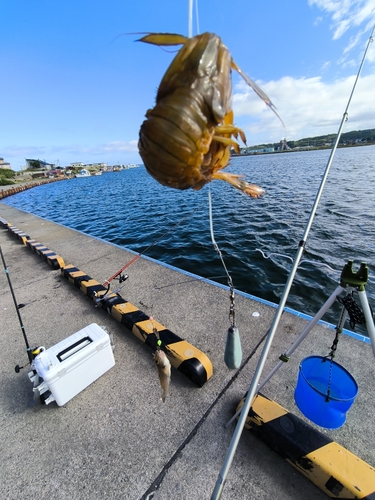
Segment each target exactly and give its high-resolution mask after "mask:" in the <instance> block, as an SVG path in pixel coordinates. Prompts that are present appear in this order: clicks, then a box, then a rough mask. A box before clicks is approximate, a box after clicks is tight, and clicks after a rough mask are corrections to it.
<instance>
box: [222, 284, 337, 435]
mask: <svg viewBox="0 0 375 500" xmlns="http://www.w3.org/2000/svg"><path fill="white" fill-rule="evenodd" d="M343 290H344V288H343V287H342V286H340V285H339V286H338V287H337V288H336V290H335V291H334V292H333V293H332V295H331V296H330V297H329V298H328V299H327V300H326V302H325V303H324V304H323V306H322V307H321V308H320V309H319V311H318V312H317V313H316V315H315V316H314V317H313V318H312V320H311V321H310V322H309V324H308V325H307V326H306V327H305V328H304V329H303V330H302V332H301V333H300V334H299V336H298V337H297V338H296V340H295V341H294V342H293V344H292V345H291V346H290V347H289V349H288V350H287V351H286V353H285V356H288V357H289V356H290V355H291V354H293V352H294V351H295V350H296V349H297V347H298V346H299V345H300V344H301V343H302V341H303V340H304V339H305V338H306V337H307V335H308V334H309V333H310V332H311V330H312V329H313V328H314V326H315V325H316V324H317V323H318V321H319V320H320V319H321V318H322V317H323V316H324V315H325V313H326V312H327V311H328V310H329V309H330V307H331V306H332V304H333V303H334V302H335V300H336V298H337V296H338V295H340V293H341V292H342V291H343ZM283 364H284V361H279V362H278V363H277V365H276V366H275V367H274V368H273V369H272V370H271V371H270V373H269V374H268V375H267V376H266V377H265V378H264V379H263V380H262V381H261V382H260V384H259V385H258V387H257V391H256V393H258V392H259V391H260V390H261V389H262V387H263V386H265V385H266V383H267V382H268V381H269V380H270V378H272V377H273V375H274V374H275V373H276V372H277V370H278V369H279V368H281V367H282V365H283ZM240 413H241V409H239V410H238V412H237V413H236V414H235V415H233V417H232V418H231V419H230V420H229V422H228V423H227V424H226V425H225V427H229V425H230V424H231V423H232V422H233V421H234V420H235V419H236V418H237V417H238V415H239V414H240Z"/></svg>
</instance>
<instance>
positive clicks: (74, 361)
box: [29, 323, 115, 406]
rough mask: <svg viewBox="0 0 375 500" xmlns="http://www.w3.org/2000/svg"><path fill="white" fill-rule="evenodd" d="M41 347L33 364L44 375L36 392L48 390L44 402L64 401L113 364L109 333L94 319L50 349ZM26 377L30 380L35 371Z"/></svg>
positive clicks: (41, 376) (40, 375)
mask: <svg viewBox="0 0 375 500" xmlns="http://www.w3.org/2000/svg"><path fill="white" fill-rule="evenodd" d="M41 349H42V352H40V354H38V355H37V356H36V357H35V359H34V361H33V365H32V368H33V369H34V370H35V371H36V372H37V375H38V376H39V377H40V378H41V379H43V381H42V383H40V384H39V385H37V387H36V390H37V391H39V394H40V395H43V394H45V393H46V392H47V391H50V392H51V395H48V393H47V395H48V397H47V398H43V400H44V402H45V403H46V404H48V403H51V402H52V401H56V403H57V404H58V405H59V406H62V405H64V404H65V403H66V402H67V401H69V400H70V399H72V398H73V397H74V396H76V395H77V394H78V393H79V392H81V391H83V389H85V388H86V387H87V386H88V385H90V384H91V383H92V382H94V381H95V380H96V379H98V378H99V377H100V376H101V375H103V374H104V373H105V372H106V371H108V370H109V369H110V368H112V366H114V364H115V359H114V357H113V352H112V346H111V342H110V338H109V335H108V333H107V332H105V331H104V330H103V329H102V328H100V326H98V325H97V324H96V323H92V324H91V325H89V326H86V327H85V328H83V329H82V330H80V331H79V332H77V333H74V334H73V335H71V336H70V337H68V338H66V339H65V340H62V341H61V342H59V343H58V344H56V345H54V346H53V347H50V348H49V349H46V350H44V348H41ZM29 377H30V380H32V381H33V380H34V379H35V373H34V374H33V372H31V373H30V374H29ZM37 383H39V382H37ZM34 386H35V382H34Z"/></svg>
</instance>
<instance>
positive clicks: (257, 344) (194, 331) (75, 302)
mask: <svg viewBox="0 0 375 500" xmlns="http://www.w3.org/2000/svg"><path fill="white" fill-rule="evenodd" d="M0 217H1V218H2V219H4V220H6V221H8V222H10V223H11V224H12V225H13V226H15V227H17V228H18V229H19V230H21V231H22V232H24V233H25V234H27V235H29V236H30V238H33V239H35V240H37V241H39V242H41V243H43V244H44V245H45V246H46V247H48V248H49V249H51V250H52V251H53V252H56V254H58V255H59V256H61V257H62V259H63V260H64V262H65V264H67V265H68V264H72V265H74V266H76V267H77V268H79V269H80V270H82V271H84V272H86V273H87V274H88V275H90V276H91V277H92V278H93V279H95V280H97V281H98V282H99V283H103V282H104V281H105V280H106V279H108V278H109V277H110V276H112V275H113V274H114V273H115V272H116V271H117V270H118V269H120V268H121V267H122V266H123V265H124V264H126V263H127V262H129V261H130V260H131V259H132V258H133V257H134V254H133V253H131V252H129V251H126V250H123V249H121V248H119V247H117V246H115V245H111V244H108V243H106V242H104V241H101V240H98V239H94V238H92V237H89V236H87V235H84V234H82V233H80V232H77V231H75V230H71V229H68V228H66V227H63V226H60V225H58V224H55V223H52V222H49V221H47V220H44V219H41V218H39V217H36V216H34V215H32V214H29V213H26V212H22V211H20V210H17V209H15V208H12V207H9V206H7V205H5V204H3V203H1V202H0ZM0 244H1V248H2V251H3V254H4V257H5V260H6V264H7V267H8V270H9V276H10V279H11V282H12V285H13V289H14V292H15V296H16V299H17V303H18V304H23V307H22V308H21V309H19V311H20V314H21V317H22V321H23V324H24V327H25V331H26V334H27V337H28V340H29V343H30V346H31V347H32V348H34V347H37V346H45V347H46V348H48V347H51V346H53V345H55V344H57V343H58V342H59V341H61V340H63V339H64V338H66V337H68V336H69V335H71V334H73V333H75V332H77V331H78V330H80V329H82V328H84V327H85V326H87V325H89V324H91V323H97V324H98V325H100V326H104V327H105V328H106V329H107V331H108V332H110V333H111V334H113V337H114V345H115V349H114V357H115V361H116V364H115V366H114V367H113V368H111V369H110V370H109V371H108V372H107V373H105V374H104V375H103V376H102V377H101V378H99V379H98V380H97V381H95V382H94V383H93V384H91V385H90V386H89V387H87V388H86V389H85V390H84V391H83V392H81V393H79V394H78V395H77V396H75V397H74V398H73V399H72V400H71V401H69V402H68V403H67V404H66V405H64V406H62V407H59V406H57V404H56V403H51V404H49V405H47V406H46V405H42V404H41V403H40V402H39V401H38V400H36V401H35V400H34V398H33V391H32V384H31V382H30V381H29V378H28V367H25V368H24V369H22V370H21V371H20V373H18V374H17V373H15V370H14V367H15V365H17V364H19V365H24V364H26V363H27V361H28V359H27V355H26V349H25V343H24V340H23V337H22V332H21V327H20V323H19V320H18V317H17V313H16V310H15V306H14V303H13V300H12V296H11V293H10V290H9V286H8V283H7V279H6V276H5V273H4V272H3V273H2V277H1V278H0V311H1V335H0V348H1V353H2V362H3V366H2V370H1V372H2V376H3V379H2V383H1V386H0V415H1V420H0V422H1V427H0V454H1V457H2V460H1V462H2V465H1V468H0V491H1V497H2V498H4V499H5V498H6V499H8V500H16V499H17V500H18V499H19V498H21V497H23V496H26V497H27V498H29V499H31V500H32V499H38V500H39V499H44V498H46V499H47V498H55V499H65V498H67V499H68V498H69V499H78V500H81V499H82V500H83V499H84V500H88V499H90V500H99V499H100V500H101V499H103V500H104V499H116V500H117V499H118V500H120V499H121V500H139V499H143V500H146V499H148V500H151V499H153V500H169V499H177V498H178V499H179V500H185V499H186V500H188V499H189V500H191V499H210V497H211V494H212V492H213V489H214V487H215V483H216V480H217V478H218V474H219V472H220V470H221V467H222V465H223V462H224V460H225V456H226V453H227V450H228V447H229V444H230V440H231V437H232V435H233V430H234V425H235V424H233V425H232V426H230V427H228V428H225V424H226V423H227V422H228V420H229V419H230V418H231V417H232V416H233V414H234V413H235V409H236V407H237V405H238V404H239V402H240V401H241V399H242V398H243V397H244V395H245V393H246V391H247V389H248V388H249V386H250V383H251V380H252V376H253V374H254V371H255V369H256V366H257V361H258V359H259V356H260V353H261V349H262V347H263V344H264V339H265V336H266V334H267V331H268V329H269V327H270V324H271V322H272V319H273V317H274V314H275V311H276V309H275V307H274V306H272V305H269V304H267V303H265V302H262V301H257V300H253V299H251V298H249V297H247V296H245V295H243V294H236V323H237V326H238V328H239V331H240V335H241V343H242V348H243V364H242V366H241V368H240V369H239V370H238V371H230V370H228V369H227V367H226V366H225V364H224V360H223V357H224V348H225V339H226V334H227V329H228V327H229V320H228V312H229V291H228V290H227V289H225V288H224V287H222V286H216V285H215V284H213V283H210V282H208V281H206V280H203V279H200V278H199V277H198V276H193V275H191V274H186V273H184V272H181V271H179V270H177V269H174V268H171V267H168V266H165V265H162V264H161V263H159V262H155V261H153V260H150V259H147V258H144V257H141V258H139V259H138V260H136V261H135V262H134V264H132V265H131V266H129V268H128V269H127V270H126V273H127V274H128V275H129V279H128V280H127V281H126V282H125V286H124V288H123V289H122V290H121V292H120V294H121V296H122V297H123V298H125V299H126V300H127V301H129V302H131V303H132V304H134V305H135V306H136V307H137V308H139V309H140V310H142V311H143V312H145V313H146V314H147V315H149V316H152V317H153V318H154V319H155V320H156V321H157V322H159V323H161V324H162V325H165V327H166V328H168V329H170V330H171V331H172V332H174V333H175V334H176V335H178V336H179V337H181V338H183V339H186V340H187V341H188V342H189V343H191V344H192V345H193V346H195V347H196V348H197V349H199V350H200V351H202V352H203V353H205V354H206V355H207V356H208V358H209V359H210V361H211V363H212V365H213V375H212V377H211V378H209V380H207V382H206V383H205V384H204V385H203V386H202V387H197V386H196V385H195V384H193V383H192V382H191V381H190V380H189V379H188V378H186V377H185V376H184V375H183V374H182V373H180V372H179V371H178V370H176V369H174V368H172V380H171V387H170V395H169V396H168V397H167V399H166V402H165V403H163V402H162V401H161V388H160V384H159V379H158V375H157V370H156V367H155V363H154V361H153V356H152V354H153V352H152V349H150V347H149V346H148V345H146V344H145V343H142V342H141V341H140V340H139V339H138V338H137V337H136V336H134V335H133V334H132V333H131V332H130V331H129V330H128V329H127V328H126V327H125V326H124V325H123V324H121V323H119V322H118V321H116V320H115V319H114V318H113V317H112V316H111V315H109V314H107V312H106V311H104V310H103V309H102V308H100V307H94V303H93V301H92V300H91V299H89V298H88V297H87V296H85V295H84V294H83V293H81V291H80V290H78V289H77V288H76V287H74V286H73V285H72V284H71V283H69V282H68V281H67V280H66V279H65V278H64V277H63V276H62V274H61V271H60V269H53V268H52V267H51V266H49V265H48V264H47V263H46V262H45V260H43V259H42V258H40V256H39V255H37V254H35V253H34V252H32V251H31V250H30V248H28V247H27V245H24V244H23V243H22V241H20V239H18V238H17V237H15V235H14V234H12V233H11V232H10V231H9V230H8V229H7V228H6V227H1V225H0ZM343 264H344V263H343ZM355 265H359V263H355ZM198 271H199V270H197V272H198ZM116 286H117V285H113V286H111V288H112V289H114V288H116ZM332 292H333V290H327V298H328V296H329V295H330V294H331V293H332ZM306 324H307V319H306V318H305V317H302V316H299V315H297V314H291V313H289V312H285V313H284V314H283V316H282V320H281V323H280V325H279V328H278V331H277V334H276V337H275V340H274V343H273V345H272V348H271V352H270V355H269V357H268V359H267V362H266V366H265V369H264V373H263V375H264V376H265V375H267V374H268V372H269V371H270V370H271V369H272V368H273V367H274V366H275V364H276V363H277V362H278V360H279V356H280V354H281V353H283V352H285V351H286V350H287V349H288V348H289V347H290V345H291V344H292V343H293V341H294V340H295V339H296V338H297V337H298V335H299V334H300V332H301V331H302V330H303V328H304V327H305V326H306ZM334 336H335V330H334V329H331V328H329V327H328V326H326V325H318V326H316V327H314V329H313V330H312V332H311V333H310V334H309V335H308V336H307V338H306V340H305V341H304V342H303V343H302V344H301V346H300V347H299V348H298V349H297V350H296V352H295V353H294V355H293V356H292V357H291V359H290V361H289V362H288V363H286V364H285V365H283V367H282V368H281V369H280V370H279V371H278V372H277V373H276V374H275V375H274V376H273V377H272V378H271V380H270V381H269V382H268V383H267V384H266V385H265V387H264V388H263V389H262V393H263V394H264V395H265V396H266V397H268V398H271V399H273V400H274V401H275V402H277V403H278V404H279V405H282V406H283V407H284V408H286V409H287V410H288V411H289V412H291V413H293V414H295V415H297V416H298V417H300V418H301V419H302V420H303V421H304V422H306V423H307V424H309V426H311V428H312V429H313V430H316V431H317V432H319V433H322V434H324V435H325V436H326V437H327V438H328V439H331V440H333V441H334V442H336V443H338V444H339V445H341V446H343V447H345V448H346V449H347V450H349V451H350V452H351V453H353V454H354V455H355V456H356V457H358V458H359V459H360V460H363V461H364V462H365V463H366V464H368V471H369V473H368V477H369V481H368V484H367V486H368V487H369V488H370V489H371V485H372V484H373V485H374V490H373V491H372V492H371V491H370V492H369V491H359V492H358V496H357V498H370V493H372V495H374V492H375V484H374V482H373V474H374V472H375V471H374V469H373V467H375V446H374V445H375V439H374V438H375V424H374V409H375V391H374V380H375V359H374V356H373V353H372V349H371V345H370V344H369V343H366V342H363V341H360V340H357V339H355V338H353V337H351V336H349V335H346V334H343V335H341V337H340V341H339V344H338V349H337V355H336V358H335V359H336V361H337V362H338V363H340V364H341V365H343V366H344V367H345V368H346V369H347V370H348V371H349V372H350V373H351V374H352V375H353V377H354V378H355V380H356V381H357V384H358V387H359V391H358V396H357V398H356V400H355V402H354V404H353V406H352V408H351V409H350V410H349V412H348V414H347V421H346V423H345V424H344V425H343V427H341V428H340V429H337V430H326V429H322V428H320V427H318V426H315V424H313V423H311V422H310V421H309V420H307V419H306V418H305V417H304V416H303V415H302V414H301V413H300V411H299V410H298V408H297V407H296V405H295V402H294V389H295V386H296V381H297V376H298V367H299V363H300V361H301V360H302V359H303V358H304V357H306V356H309V355H313V354H315V355H321V356H325V355H328V353H329V351H330V348H331V345H332V341H333V339H334ZM334 467H335V464H334V465H333V468H334ZM343 474H344V475H345V471H344V472H343ZM332 496H334V494H332ZM337 497H338V496H337ZM246 498H249V499H250V498H256V499H258V500H262V499H275V498H277V499H278V500H290V499H292V500H300V499H302V498H303V499H304V500H320V499H324V498H327V495H326V494H325V493H324V492H323V491H321V489H319V488H318V487H317V486H316V484H314V482H312V481H311V480H309V479H308V478H306V477H304V475H302V474H301V473H300V472H299V471H297V470H296V469H295V468H294V467H293V466H292V465H290V463H288V462H287V461H286V460H284V458H283V457H282V456H280V455H279V454H278V453H276V452H275V451H274V450H273V449H272V448H271V447H270V446H268V445H267V444H265V443H264V442H263V441H262V440H260V439H259V438H258V437H256V436H255V435H254V434H253V433H252V432H250V431H248V430H244V431H243V434H242V436H241V440H240V444H239V447H238V449H237V452H236V455H235V459H234V461H233V464H232V467H231V470H230V472H229V475H228V478H227V482H226V484H225V487H224V491H223V495H222V499H225V500H243V499H246ZM353 498H354V497H353ZM371 498H373V497H371Z"/></svg>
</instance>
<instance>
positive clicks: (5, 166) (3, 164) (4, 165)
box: [0, 158, 11, 169]
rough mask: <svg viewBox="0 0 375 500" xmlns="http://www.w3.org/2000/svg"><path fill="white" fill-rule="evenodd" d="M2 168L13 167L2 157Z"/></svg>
mask: <svg viewBox="0 0 375 500" xmlns="http://www.w3.org/2000/svg"><path fill="white" fill-rule="evenodd" d="M0 168H4V169H5V168H6V169H8V168H11V167H10V163H8V162H6V161H4V158H0Z"/></svg>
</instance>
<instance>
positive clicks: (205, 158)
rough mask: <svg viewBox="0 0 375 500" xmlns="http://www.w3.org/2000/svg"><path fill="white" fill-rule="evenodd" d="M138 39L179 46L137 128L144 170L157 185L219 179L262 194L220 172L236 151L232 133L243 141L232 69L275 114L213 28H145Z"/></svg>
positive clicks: (180, 185)
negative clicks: (197, 31)
mask: <svg viewBox="0 0 375 500" xmlns="http://www.w3.org/2000/svg"><path fill="white" fill-rule="evenodd" d="M139 41H141V42H146V43H150V44H154V45H180V44H182V45H183V47H182V48H181V49H180V51H179V52H178V53H177V55H176V57H175V58H174V60H173V61H172V63H171V65H170V66H169V68H168V69H167V71H166V73H165V75H164V76H163V78H162V81H161V83H160V86H159V89H158V92H157V96H156V105H155V107H154V108H153V109H150V110H148V111H147V113H146V120H145V121H144V122H143V123H142V125H141V129H140V132H139V143H138V148H139V153H140V155H141V157H142V159H143V162H144V164H145V167H146V169H147V171H148V173H149V174H150V175H152V177H154V178H155V179H156V180H157V181H158V182H159V183H160V184H162V185H164V186H168V187H172V188H176V189H189V188H192V189H196V190H198V189H201V188H202V187H203V186H204V185H205V184H207V183H208V182H210V181H211V180H213V179H219V180H223V181H227V182H229V183H230V184H232V185H233V186H234V187H236V188H237V189H240V190H241V191H243V192H244V193H246V194H248V195H250V196H252V197H254V198H258V197H259V196H261V195H262V194H263V192H264V191H263V189H262V188H260V187H259V186H257V185H255V184H248V183H247V182H246V181H244V180H242V179H241V178H240V177H241V176H239V175H236V174H229V173H226V172H222V169H224V168H225V167H226V166H227V165H228V163H229V159H230V150H231V148H232V147H233V148H234V150H235V151H236V152H239V145H238V143H237V141H235V140H234V139H233V137H234V138H236V139H237V137H238V136H240V138H241V140H242V141H243V142H244V143H245V144H246V138H245V134H244V132H243V131H242V130H241V129H240V128H238V127H235V126H234V125H233V111H232V108H231V97H232V82H231V70H232V69H234V70H236V71H237V72H238V73H239V74H240V75H241V76H242V77H243V78H244V80H245V82H246V83H247V84H248V85H250V87H252V88H253V90H254V91H255V92H256V93H257V94H258V96H259V97H260V98H261V99H263V101H264V102H265V103H266V104H267V105H268V106H269V107H270V108H271V109H272V110H273V111H274V112H275V114H276V115H277V113H276V111H275V109H274V106H273V104H272V102H271V101H270V99H269V98H268V97H267V95H266V94H265V93H264V92H263V90H262V89H261V88H259V86H258V85H257V84H256V83H255V82H253V81H252V80H251V79H250V78H249V77H248V76H247V75H245V74H244V73H243V72H242V70H241V69H240V68H239V67H238V66H237V64H236V63H235V62H234V61H233V59H232V56H231V54H230V52H229V50H228V49H227V47H226V46H225V45H224V44H223V42H222V41H221V39H220V38H219V37H218V36H217V35H215V34H213V33H203V34H202V35H197V36H195V37H193V38H187V37H185V36H182V35H174V34H170V33H150V34H148V35H146V36H144V37H143V38H141V39H140V40H139ZM277 116H278V115H277ZM278 117H279V116H278ZM279 119H280V117H279ZM280 120H281V119H280Z"/></svg>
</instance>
